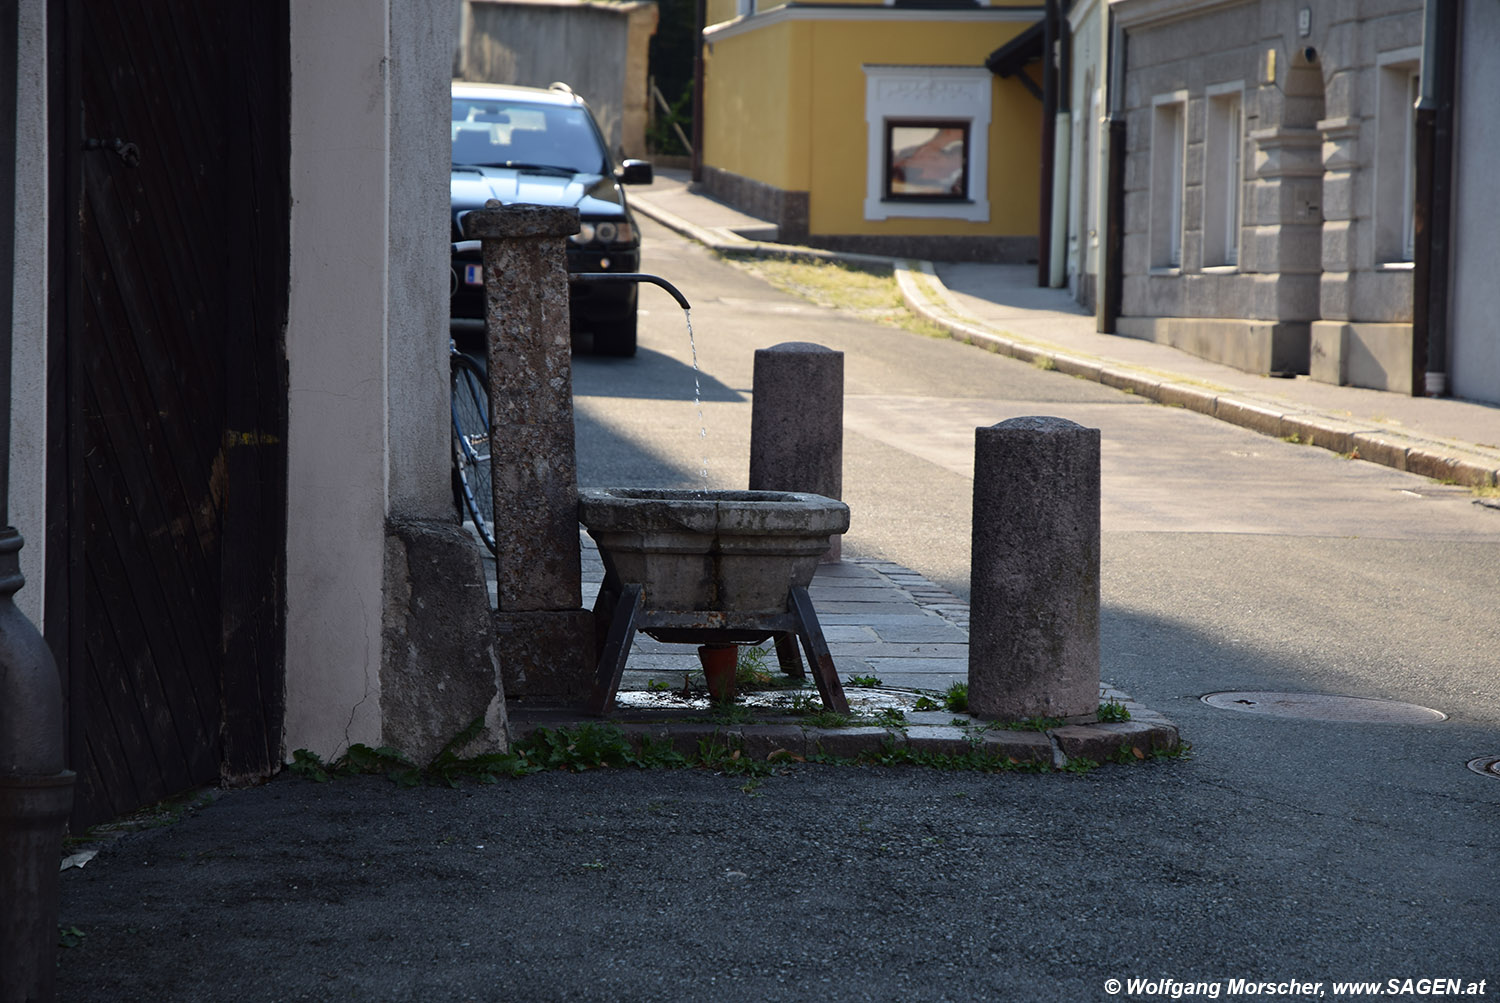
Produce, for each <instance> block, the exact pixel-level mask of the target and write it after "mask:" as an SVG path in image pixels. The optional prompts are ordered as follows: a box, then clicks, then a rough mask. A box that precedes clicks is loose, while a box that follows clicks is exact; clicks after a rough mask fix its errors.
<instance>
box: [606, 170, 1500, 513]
mask: <svg viewBox="0 0 1500 1003" xmlns="http://www.w3.org/2000/svg"><path fill="white" fill-rule="evenodd" d="M633 201H634V204H635V205H636V207H637V208H638V209H639V210H640V211H641V212H642V213H643V214H644V215H646V216H649V217H650V218H652V219H654V220H656V221H657V222H658V223H661V224H662V225H663V226H666V227H668V228H669V229H671V230H675V231H676V232H678V233H680V234H682V235H683V236H685V237H687V238H689V239H691V240H694V241H696V242H698V243H700V244H702V245H704V246H705V247H707V248H709V249H710V250H713V251H716V252H718V253H720V254H727V255H747V256H756V257H779V258H814V259H818V260H824V261H846V262H850V263H853V264H877V265H885V266H889V267H891V268H892V269H894V271H895V274H896V281H897V284H898V285H899V286H900V289H901V296H902V299H903V300H905V302H906V305H907V307H908V308H909V309H911V310H912V311H913V312H915V313H917V314H918V315H920V316H921V317H923V318H925V319H926V320H928V321H930V322H932V323H934V324H937V325H938V326H939V327H942V328H945V329H947V331H948V332H949V334H950V335H952V336H953V337H954V338H955V339H957V340H959V341H964V342H967V343H969V344H971V345H976V346H978V347H980V348H985V349H988V350H990V351H993V352H996V353H998V354H1001V355H1008V356H1010V357H1012V358H1015V359H1018V360H1020V361H1022V362H1030V363H1032V364H1033V365H1043V366H1046V367H1047V368H1051V369H1055V370H1056V371H1058V372H1060V373H1064V374H1065V375H1068V376H1076V377H1079V378H1080V379H1087V380H1091V381H1093V382H1096V383H1102V384H1104V385H1105V386H1110V387H1114V388H1115V389H1117V390H1124V391H1127V392H1129V393H1133V394H1136V395H1138V396H1140V397H1144V398H1146V399H1148V400H1153V401H1156V402H1157V403H1159V404H1165V405H1167V406H1169V407H1182V408H1186V409H1187V410H1189V411H1196V412H1198V413H1199V414H1203V415H1207V416H1208V417H1210V418H1215V419H1217V420H1219V421H1224V422H1228V423H1230V424H1233V425H1239V426H1241V427H1242V428H1248V429H1251V430H1252V431H1256V432H1260V433H1261V434H1263V435H1270V436H1275V437H1277V438H1283V439H1291V438H1293V437H1295V438H1296V440H1297V441H1298V442H1301V443H1304V444H1307V445H1312V446H1317V447H1320V448H1322V449H1328V450H1331V451H1333V452H1336V453H1339V454H1340V455H1343V456H1347V457H1349V458H1350V459H1357V460H1368V461H1369V462H1371V463H1378V464H1380V465H1382V466H1386V467H1391V468H1393V469H1395V470H1402V471H1406V472H1408V473H1413V474H1418V475H1420V476H1423V477H1428V478H1431V479H1433V480H1436V481H1442V482H1445V483H1453V484H1461V485H1464V486H1465V487H1496V486H1500V454H1495V455H1492V454H1490V453H1489V452H1484V451H1477V450H1474V449H1472V448H1468V447H1466V446H1464V445H1461V444H1452V443H1446V442H1439V441H1433V440H1429V439H1421V438H1417V437H1413V436H1405V435H1401V434H1399V433H1393V432H1391V431H1390V430H1389V429H1384V428H1371V427H1368V426H1365V425H1361V424H1358V423H1354V422H1350V421H1348V420H1346V419H1342V418H1338V417H1335V416H1333V415H1327V414H1323V413H1320V412H1316V411H1303V410H1299V409H1296V408H1288V407H1287V406H1286V405H1285V404H1282V403H1278V402H1275V401H1270V400H1264V399H1257V398H1255V397H1254V396H1253V395H1249V394H1244V393H1241V392H1237V391H1233V390H1230V389H1229V388H1227V387H1219V386H1213V385H1210V384H1198V383H1186V382H1179V381H1177V380H1175V379H1173V377H1172V374H1163V373H1158V372H1153V371H1151V370H1147V369H1142V368H1139V367H1136V366H1132V365H1130V364H1129V363H1125V362H1119V361H1115V360H1110V359H1104V358H1088V357H1082V356H1078V355H1074V354H1070V353H1068V352H1066V351H1064V350H1062V349H1061V348H1059V347H1058V346H1056V345H1050V344H1047V343H1045V342H1039V341H1030V340H1028V339H1023V338H1020V337H1017V336H1015V335H1012V334H1009V333H1008V332H1005V331H1002V330H997V329H995V328H992V327H990V326H989V325H988V324H986V323H985V322H984V321H982V320H980V319H979V318H977V317H973V316H971V315H968V314H966V313H965V312H964V311H963V310H962V308H961V307H960V306H959V305H958V303H957V302H956V300H954V298H953V296H952V294H951V293H950V292H949V291H948V289H947V287H946V286H944V285H943V283H942V280H941V279H939V278H938V275H937V271H936V269H934V268H933V266H932V263H931V262H928V261H915V260H908V259H904V258H889V257H884V256H881V255H873V254H842V253H839V252H835V251H825V250H822V249H821V248H815V247H799V246H797V245H793V244H770V243H763V242H760V241H753V240H746V239H745V238H744V237H741V236H740V235H739V234H737V233H734V232H733V231H732V230H730V229H728V228H727V227H726V228H717V229H709V228H707V227H702V226H699V225H697V224H696V223H693V222H691V221H689V220H686V219H684V218H682V217H681V216H678V215H677V214H675V213H673V212H671V211H669V210H666V209H663V208H661V207H660V206H658V205H655V204H653V203H651V202H650V201H649V197H648V196H637V197H636V199H634V200H633ZM915 274H920V276H921V283H919V282H918V280H917V279H916V278H915V277H914V275H915ZM923 285H925V286H926V288H925V289H924V288H923V287H922V286H923Z"/></svg>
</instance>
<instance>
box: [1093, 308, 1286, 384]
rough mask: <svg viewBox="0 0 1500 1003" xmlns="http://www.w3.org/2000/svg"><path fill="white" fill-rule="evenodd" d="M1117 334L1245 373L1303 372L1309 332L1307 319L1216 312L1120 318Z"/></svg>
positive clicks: (1117, 324) (1116, 325)
mask: <svg viewBox="0 0 1500 1003" xmlns="http://www.w3.org/2000/svg"><path fill="white" fill-rule="evenodd" d="M1115 333H1116V334H1122V335H1125V336H1126V337H1129V338H1141V339H1143V340H1145V341H1154V342H1156V343H1158V344H1162V345H1171V346H1172V347H1173V348H1176V349H1178V350H1180V351H1183V352H1187V353H1188V354H1189V355H1196V356H1198V357H1199V358H1201V359H1207V360H1209V361H1210V362H1217V363H1219V364H1220V365H1225V366H1233V367H1234V368H1235V369H1240V370H1243V371H1245V372H1247V373H1259V374H1261V375H1267V374H1270V373H1277V374H1285V373H1298V374H1303V375H1305V374H1306V373H1307V371H1308V356H1309V347H1308V341H1309V333H1308V324H1307V323H1306V322H1305V321H1271V320H1236V319H1232V318H1219V317H1121V318H1120V319H1119V320H1118V321H1117V322H1116V324H1115Z"/></svg>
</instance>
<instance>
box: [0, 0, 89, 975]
mask: <svg viewBox="0 0 1500 1003" xmlns="http://www.w3.org/2000/svg"><path fill="white" fill-rule="evenodd" d="M17 9H18V3H17V0H0V389H3V390H4V393H3V396H0V400H3V404H0V525H4V526H5V528H4V529H3V530H0V1003H12V1001H21V1000H27V1001H30V1000H51V999H53V998H54V993H55V987H54V976H55V970H56V965H57V908H58V905H57V901H58V876H57V872H58V862H59V861H60V860H61V859H62V834H63V826H64V825H65V824H66V822H67V818H68V813H69V812H70V811H71V809H72V805H73V774H72V773H70V772H68V771H67V770H66V769H65V766H66V765H67V763H66V756H65V755H64V752H63V702H62V684H61V681H60V679H59V676H58V673H57V665H56V663H55V662H54V661H53V660H52V652H51V651H50V650H49V649H48V648H47V645H46V644H45V643H44V642H43V641H42V636H41V634H40V633H39V632H38V631H37V629H36V627H35V625H33V624H32V623H31V621H30V620H28V619H27V618H26V616H25V615H24V614H23V613H22V612H21V611H20V610H19V609H17V608H16V605H15V601H14V597H15V594H16V592H18V591H19V590H20V588H21V586H22V585H24V584H25V579H24V578H23V577H22V576H21V558H20V552H21V545H22V541H21V534H20V533H18V532H16V530H15V529H14V527H12V526H10V525H8V523H9V522H10V505H9V501H10V373H11V344H12V339H11V333H12V332H11V323H12V316H13V310H12V305H13V301H14V283H15V231H16V227H15V194H16V175H15V163H16V156H15V154H16V103H15V93H16V59H17V52H16V45H17V41H18V36H17V23H18V22H17Z"/></svg>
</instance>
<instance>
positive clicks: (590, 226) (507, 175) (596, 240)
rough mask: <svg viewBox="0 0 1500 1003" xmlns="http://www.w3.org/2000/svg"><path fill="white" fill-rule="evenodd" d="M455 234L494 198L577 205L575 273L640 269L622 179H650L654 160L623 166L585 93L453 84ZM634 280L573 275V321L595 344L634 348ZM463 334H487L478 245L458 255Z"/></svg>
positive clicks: (606, 349)
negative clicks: (590, 279) (466, 218)
mask: <svg viewBox="0 0 1500 1003" xmlns="http://www.w3.org/2000/svg"><path fill="white" fill-rule="evenodd" d="M452 139H453V174H452V177H451V180H450V191H451V195H452V210H453V242H454V243H455V244H461V243H462V242H464V241H465V240H466V239H467V238H466V237H465V235H464V227H463V221H464V216H466V215H467V214H468V213H469V212H471V211H473V210H475V209H479V208H482V207H483V206H484V204H485V203H486V202H487V201H489V200H490V199H499V200H500V201H501V202H503V203H506V204H507V205H509V204H511V203H529V204H532V205H555V206H577V207H578V213H579V217H580V220H581V223H582V225H581V229H580V231H579V233H577V234H576V235H574V236H573V237H571V238H570V239H569V241H568V271H569V272H637V271H639V270H640V263H641V237H640V231H639V230H638V229H637V227H636V225H635V218H634V217H633V216H632V215H631V212H630V205H629V203H628V202H627V201H626V199H625V191H624V189H623V187H622V186H623V185H632V184H650V183H651V178H652V173H651V165H650V164H649V163H647V162H646V161H643V160H627V161H625V162H624V163H623V164H621V165H620V166H619V168H618V169H617V168H616V167H615V165H614V160H613V158H612V157H611V156H610V154H609V149H608V147H607V146H606V144H605V142H604V135H603V133H601V132H600V131H599V126H598V123H596V122H595V121H594V116H593V115H592V114H591V113H590V112H589V109H588V106H587V105H586V104H584V102H583V99H582V98H580V97H578V95H576V94H574V93H573V92H572V91H570V90H568V89H566V88H565V87H563V86H561V85H557V84H554V85H553V86H552V87H551V88H549V89H545V90H544V89H541V88H536V87H514V86H510V85H501V84H466V83H458V82H455V83H454V84H453V121H452ZM636 296H637V287H636V284H635V283H634V282H589V283H584V282H575V283H573V284H572V286H571V296H570V299H569V302H570V305H571V308H572V318H573V329H574V330H575V331H587V332H589V333H591V334H592V335H593V343H594V351H595V352H597V353H599V354H603V355H620V356H629V355H634V354H635V344H636ZM450 313H451V314H452V317H453V327H454V333H455V336H456V337H458V338H459V339H460V340H469V341H471V343H473V344H475V345H477V343H478V341H479V340H480V338H482V333H483V321H484V279H483V275H482V270H481V268H480V255H479V251H478V248H477V247H474V246H472V245H470V246H467V247H464V246H460V247H459V248H457V249H456V250H455V252H454V255H453V300H452V308H451V310H450Z"/></svg>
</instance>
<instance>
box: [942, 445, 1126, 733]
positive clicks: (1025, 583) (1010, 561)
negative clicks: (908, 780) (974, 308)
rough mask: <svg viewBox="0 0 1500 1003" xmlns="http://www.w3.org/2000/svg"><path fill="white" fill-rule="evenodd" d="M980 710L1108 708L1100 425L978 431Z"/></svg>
mask: <svg viewBox="0 0 1500 1003" xmlns="http://www.w3.org/2000/svg"><path fill="white" fill-rule="evenodd" d="M970 568H971V570H970V589H971V597H970V622H969V710H970V712H971V713H973V714H975V715H976V716H979V717H985V718H992V719H998V720H1008V721H1018V720H1024V719H1026V718H1031V717H1060V718H1075V717H1084V716H1091V715H1093V714H1094V713H1096V712H1097V710H1098V707H1099V430H1098V429H1096V428H1084V427H1083V426H1081V425H1077V424H1075V423H1073V422H1071V421H1068V420H1066V419H1063V418H1047V417H1028V418H1012V419H1010V420H1009V421H1003V422H1001V423H1000V424H998V425H993V426H990V427H988V428H980V429H977V430H976V431H975V443H974V529H973V552H972V555H971V562H970Z"/></svg>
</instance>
